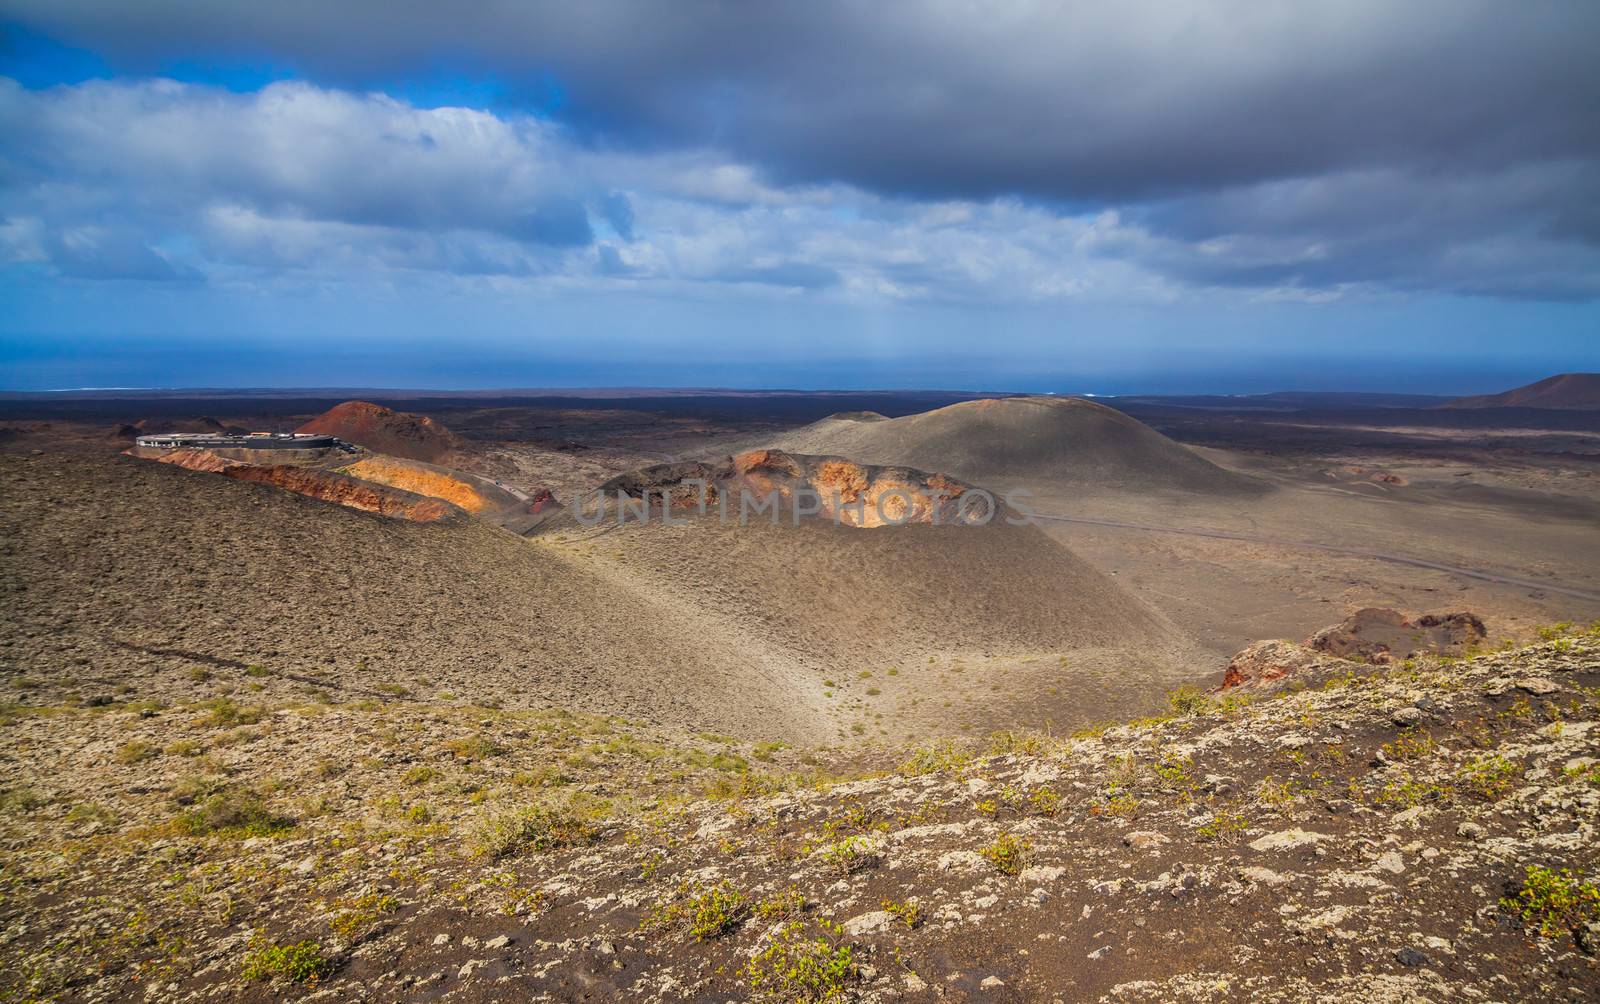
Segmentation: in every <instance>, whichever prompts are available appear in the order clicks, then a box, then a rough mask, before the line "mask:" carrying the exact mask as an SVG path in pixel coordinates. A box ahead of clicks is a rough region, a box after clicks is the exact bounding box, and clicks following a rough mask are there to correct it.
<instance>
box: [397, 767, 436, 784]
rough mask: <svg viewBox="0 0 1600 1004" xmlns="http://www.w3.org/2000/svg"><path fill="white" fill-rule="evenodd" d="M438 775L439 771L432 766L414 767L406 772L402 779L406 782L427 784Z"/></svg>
mask: <svg viewBox="0 0 1600 1004" xmlns="http://www.w3.org/2000/svg"><path fill="white" fill-rule="evenodd" d="M438 776H439V772H438V771H436V770H434V769H433V768H432V767H413V768H411V769H410V770H408V771H406V772H405V776H404V777H403V778H401V780H403V781H405V783H406V784H427V783H428V782H429V781H432V780H433V779H434V778H436V777H438Z"/></svg>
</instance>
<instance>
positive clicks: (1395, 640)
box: [1217, 607, 1488, 691]
mask: <svg viewBox="0 0 1600 1004" xmlns="http://www.w3.org/2000/svg"><path fill="white" fill-rule="evenodd" d="M1487 637H1488V632H1487V631H1486V630H1485V629H1484V626H1483V621H1482V620H1481V619H1479V617H1478V616H1477V615H1476V614H1471V613H1466V612H1455V613H1446V614H1424V615H1423V616H1421V617H1418V618H1417V619H1416V620H1415V621H1410V620H1407V619H1406V618H1405V617H1404V616H1403V615H1402V614H1401V613H1400V612H1399V611H1397V610H1391V609H1388V608H1386V607H1367V608H1365V609H1362V610H1357V611H1356V612H1355V613H1353V614H1351V615H1350V616H1349V617H1347V618H1345V619H1344V620H1343V621H1341V622H1340V623H1338V624H1335V625H1333V626H1332V627H1327V628H1323V629H1322V630H1321V631H1318V632H1316V633H1315V634H1313V635H1311V637H1309V638H1307V639H1306V640H1305V641H1304V642H1303V643H1300V644H1296V643H1295V642H1292V641H1258V642H1255V643H1254V644H1251V645H1249V646H1246V647H1245V648H1243V649H1241V650H1240V651H1239V652H1238V654H1236V655H1235V656H1234V657H1233V658H1232V659H1231V660H1229V662H1228V665H1227V666H1226V667H1225V668H1224V670H1223V676H1222V685H1221V686H1220V687H1218V688H1217V689H1218V690H1227V689H1229V688H1232V687H1245V688H1248V689H1251V690H1262V691H1271V690H1277V689H1280V688H1282V687H1283V686H1286V685H1287V684H1288V681H1290V680H1295V681H1298V682H1300V683H1317V682H1321V681H1322V680H1325V679H1327V678H1329V677H1331V676H1335V675H1338V674H1340V673H1347V672H1350V671H1351V669H1352V668H1353V666H1352V665H1351V664H1352V663H1356V664H1367V665H1384V664H1387V663H1390V662H1392V661H1395V660H1401V659H1410V658H1413V657H1415V656H1418V655H1422V654H1433V655H1466V654H1468V653H1470V652H1471V650H1472V649H1474V648H1476V647H1477V646H1478V645H1480V644H1481V643H1482V642H1483V641H1484V639H1485V638H1487Z"/></svg>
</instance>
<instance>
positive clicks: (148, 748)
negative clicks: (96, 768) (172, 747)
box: [117, 739, 161, 764]
mask: <svg viewBox="0 0 1600 1004" xmlns="http://www.w3.org/2000/svg"><path fill="white" fill-rule="evenodd" d="M160 753H161V751H160V750H159V749H157V748H156V747H154V746H152V745H150V744H149V743H147V742H145V741H144V740H142V739H135V740H133V741H132V742H127V743H123V744H122V746H121V747H120V748H118V750H117V763H126V764H133V763H143V762H144V761H146V760H153V759H154V758H155V757H157V756H158V755H160Z"/></svg>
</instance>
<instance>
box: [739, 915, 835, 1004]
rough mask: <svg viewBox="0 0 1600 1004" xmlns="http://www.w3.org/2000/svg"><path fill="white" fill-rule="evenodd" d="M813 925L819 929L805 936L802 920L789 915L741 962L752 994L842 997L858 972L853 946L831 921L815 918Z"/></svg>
mask: <svg viewBox="0 0 1600 1004" xmlns="http://www.w3.org/2000/svg"><path fill="white" fill-rule="evenodd" d="M818 927H819V930H820V933H819V934H818V935H817V936H815V937H808V936H807V935H806V928H805V924H803V923H801V922H800V921H790V922H789V923H787V924H785V925H784V926H783V927H782V928H780V929H779V930H778V933H777V934H775V935H774V936H773V938H772V943H771V944H769V945H768V946H767V947H766V948H764V949H762V950H761V951H760V952H758V953H756V956H755V958H753V959H751V960H750V962H749V963H748V964H747V965H746V966H745V968H744V974H745V977H746V979H747V980H748V981H749V984H750V990H751V991H752V992H753V993H754V994H755V996H756V998H757V999H758V1000H764V1001H783V1002H784V1004H833V1002H835V1001H842V1000H845V999H846V998H847V996H848V994H849V993H850V986H851V984H853V983H855V982H856V980H857V978H858V977H859V975H860V971H859V969H858V967H857V965H856V961H855V949H854V948H853V947H852V946H850V945H848V944H845V943H844V942H843V931H842V929H841V928H840V927H838V926H837V925H835V924H829V923H827V922H826V921H819V922H818Z"/></svg>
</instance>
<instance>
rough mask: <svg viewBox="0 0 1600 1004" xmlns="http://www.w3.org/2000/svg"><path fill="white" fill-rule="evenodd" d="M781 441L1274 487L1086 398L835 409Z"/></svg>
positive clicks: (1210, 485) (1001, 469) (1007, 481)
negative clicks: (888, 411) (903, 410)
mask: <svg viewBox="0 0 1600 1004" xmlns="http://www.w3.org/2000/svg"><path fill="white" fill-rule="evenodd" d="M777 445H778V446H779V447H780V448H782V449H785V450H790V451H793V452H796V453H825V454H837V455H839V456H845V457H850V458H851V459H853V460H858V461H861V462H863V463H871V464H904V465H906V466H909V467H918V468H922V469H924V470H938V471H944V472H946V473H948V474H951V475H954V476H955V477H958V478H961V479H963V480H965V481H970V482H973V483H974V484H979V485H984V486H987V487H1008V486H1012V485H1024V484H1025V485H1033V484H1041V485H1048V486H1051V487H1063V488H1074V489H1085V490H1092V489H1097V488H1108V489H1117V490H1130V491H1174V492H1186V493H1195V494H1206V495H1220V496H1248V495H1258V494H1262V493H1265V492H1267V491H1270V488H1269V487H1268V486H1266V485H1265V484H1263V483H1262V482H1259V481H1257V480H1255V479H1254V478H1250V477H1248V476H1245V475H1242V474H1235V473H1233V472H1231V471H1227V470H1224V469H1223V468H1221V467H1218V466H1217V465H1216V464H1213V463H1212V462H1211V461H1209V460H1206V459H1205V458H1204V457H1201V456H1200V455H1199V454H1197V453H1195V452H1194V451H1193V450H1190V449H1189V448H1188V447H1185V446H1183V445H1181V444H1179V443H1176V442H1174V441H1172V440H1170V439H1168V438H1167V437H1165V436H1163V435H1161V434H1160V433H1159V432H1156V431H1155V430H1154V429H1152V428H1150V427H1149V426H1147V425H1145V424H1144V423H1142V422H1139V421H1137V420H1136V419H1133V418H1129V417H1128V416H1127V415H1124V414H1123V413H1122V412H1119V411H1117V410H1115V409H1113V408H1108V407H1106V406H1105V405H1102V404H1096V403H1094V402H1092V401H1086V400H1083V399H1082V398H1070V397H1018V398H1001V399H985V400H980V401H966V402H962V403H960V404H953V405H950V406H949V407H946V408H939V409H936V410H934V411H929V412H923V413H922V414H918V415H907V416H905V417H903V418H885V417H883V416H882V415H875V414H871V413H860V412H857V413H852V414H847V415H833V416H829V417H828V418H825V419H823V420H822V421H820V422H814V423H812V424H811V425H808V426H804V427H802V428H800V429H796V430H794V431H793V432H791V433H789V434H787V435H785V436H783V437H782V438H781V439H780V440H779V441H778V443H777Z"/></svg>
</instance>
